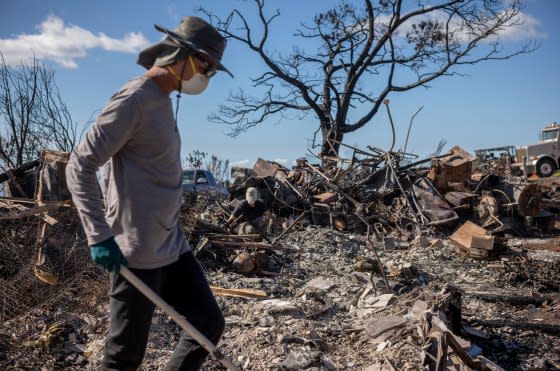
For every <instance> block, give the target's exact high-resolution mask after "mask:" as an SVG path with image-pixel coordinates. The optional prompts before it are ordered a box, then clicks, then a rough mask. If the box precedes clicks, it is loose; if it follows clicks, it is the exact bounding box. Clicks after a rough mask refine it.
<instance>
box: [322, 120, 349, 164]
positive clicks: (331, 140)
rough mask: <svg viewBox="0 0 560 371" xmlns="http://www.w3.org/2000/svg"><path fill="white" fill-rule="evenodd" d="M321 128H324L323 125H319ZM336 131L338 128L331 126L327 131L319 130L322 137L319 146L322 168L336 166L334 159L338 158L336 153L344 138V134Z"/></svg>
mask: <svg viewBox="0 0 560 371" xmlns="http://www.w3.org/2000/svg"><path fill="white" fill-rule="evenodd" d="M321 127H322V128H324V126H323V125H321ZM337 129H338V126H337V125H336V124H333V125H332V126H330V128H329V129H323V130H321V133H322V135H323V138H322V139H323V142H322V144H321V157H322V164H321V165H322V166H323V168H327V167H328V166H330V165H331V164H334V165H336V159H337V158H338V152H339V150H340V143H342V139H343V137H344V134H343V133H342V132H341V131H340V130H337Z"/></svg>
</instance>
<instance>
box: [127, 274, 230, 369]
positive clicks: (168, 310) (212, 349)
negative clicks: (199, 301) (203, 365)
mask: <svg viewBox="0 0 560 371" xmlns="http://www.w3.org/2000/svg"><path fill="white" fill-rule="evenodd" d="M119 273H120V274H121V276H123V277H124V278H126V280H127V281H128V282H130V283H131V284H132V286H134V287H136V288H137V289H138V291H140V292H141V293H142V294H144V296H146V297H147V298H148V299H150V301H152V302H153V303H154V304H155V305H156V306H157V307H158V308H160V309H161V310H162V311H164V312H165V314H167V315H168V316H169V317H171V318H172V319H173V320H174V321H175V322H176V323H177V324H178V325H179V326H180V327H181V328H182V329H183V330H184V331H185V332H186V333H187V334H189V335H190V336H192V337H193V338H194V339H195V340H196V341H197V342H198V343H199V344H200V345H201V346H202V347H203V348H204V349H206V350H207V351H208V353H210V355H211V356H212V357H214V358H215V359H216V360H217V361H219V362H220V363H221V364H222V365H224V367H226V368H227V369H228V370H234V371H240V369H239V368H238V367H237V366H235V365H234V364H233V363H232V362H231V361H230V360H228V359H227V358H225V357H224V356H223V355H222V354H221V353H220V352H219V351H218V350H217V349H216V346H215V345H214V343H212V342H211V341H210V340H208V339H207V338H206V336H204V335H203V334H202V333H201V332H200V331H198V330H197V329H196V328H195V327H194V326H193V325H191V324H190V323H189V322H188V321H187V320H186V319H185V317H183V316H182V315H181V314H179V312H177V311H176V310H175V309H173V307H172V306H171V305H169V304H168V303H166V302H165V301H164V300H163V299H162V298H161V297H160V296H159V295H158V294H156V293H155V292H154V291H153V290H152V289H151V288H149V287H148V286H147V285H146V284H145V283H144V282H142V280H140V279H139V278H138V277H137V276H136V275H135V274H134V273H132V272H131V271H130V270H129V269H128V268H127V267H125V266H123V265H121V267H120V271H119Z"/></svg>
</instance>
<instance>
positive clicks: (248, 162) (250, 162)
mask: <svg viewBox="0 0 560 371" xmlns="http://www.w3.org/2000/svg"><path fill="white" fill-rule="evenodd" d="M254 163H255V161H254V160H239V161H234V162H232V163H231V166H232V167H234V166H236V167H245V168H248V167H251V168H252V167H253V165H254Z"/></svg>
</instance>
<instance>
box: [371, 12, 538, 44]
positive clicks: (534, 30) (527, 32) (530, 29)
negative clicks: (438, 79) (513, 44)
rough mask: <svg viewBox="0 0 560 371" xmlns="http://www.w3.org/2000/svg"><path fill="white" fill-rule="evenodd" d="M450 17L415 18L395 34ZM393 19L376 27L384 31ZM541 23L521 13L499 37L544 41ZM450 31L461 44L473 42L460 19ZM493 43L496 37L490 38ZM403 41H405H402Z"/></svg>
mask: <svg viewBox="0 0 560 371" xmlns="http://www.w3.org/2000/svg"><path fill="white" fill-rule="evenodd" d="M448 17H449V15H448V14H447V13H445V12H444V11H441V10H437V11H434V12H431V13H429V14H425V15H422V16H419V17H413V18H411V19H410V20H408V21H407V22H405V23H404V24H403V25H401V26H400V27H399V29H398V30H397V31H396V32H395V34H396V35H398V36H401V37H404V35H406V33H407V32H408V31H410V30H411V29H412V24H414V23H418V22H419V21H420V20H432V21H436V22H442V23H445V22H446V21H447V20H448ZM390 19H391V17H390V16H388V15H380V16H378V17H377V18H376V26H377V27H379V28H380V29H384V28H386V27H387V25H388V24H389V22H390ZM540 25H541V21H540V20H539V19H537V18H535V17H534V16H532V15H530V14H526V13H523V12H519V14H518V15H517V17H516V18H515V19H513V20H512V24H511V25H508V26H504V29H502V30H500V31H498V33H497V36H499V37H500V38H501V39H502V40H510V41H521V40H527V39H542V38H545V37H546V36H547V34H546V33H545V32H542V31H540V30H539V27H540ZM450 29H452V30H453V31H454V32H455V37H456V39H457V40H458V41H459V42H461V43H467V42H469V41H470V40H472V37H473V35H472V34H470V33H469V32H468V30H467V29H466V28H465V27H464V25H463V22H462V20H461V19H460V18H459V17H454V18H453V20H452V21H451V23H450ZM489 40H491V41H493V40H494V37H491V38H489ZM401 41H404V39H403V40H401Z"/></svg>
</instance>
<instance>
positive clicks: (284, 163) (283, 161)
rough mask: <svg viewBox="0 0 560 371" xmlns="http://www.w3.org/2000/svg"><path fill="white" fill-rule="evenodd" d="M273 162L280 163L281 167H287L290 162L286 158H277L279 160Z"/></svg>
mask: <svg viewBox="0 0 560 371" xmlns="http://www.w3.org/2000/svg"><path fill="white" fill-rule="evenodd" d="M272 161H273V162H278V163H279V164H280V165H282V166H287V165H288V161H289V160H288V159H286V158H277V159H274V160H272Z"/></svg>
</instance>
